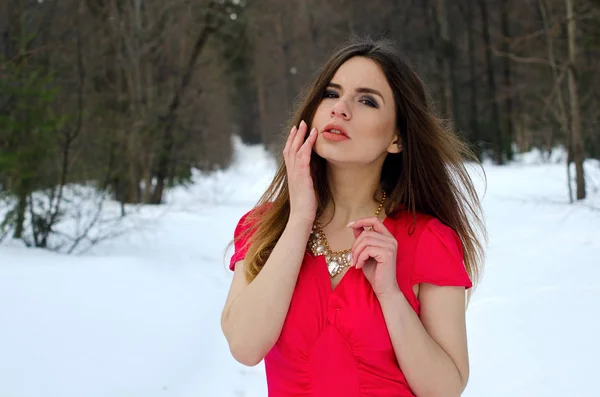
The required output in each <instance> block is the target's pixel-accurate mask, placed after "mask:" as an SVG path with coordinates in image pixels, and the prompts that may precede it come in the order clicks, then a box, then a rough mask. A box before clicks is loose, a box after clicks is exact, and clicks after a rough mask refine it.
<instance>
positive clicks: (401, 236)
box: [390, 211, 460, 245]
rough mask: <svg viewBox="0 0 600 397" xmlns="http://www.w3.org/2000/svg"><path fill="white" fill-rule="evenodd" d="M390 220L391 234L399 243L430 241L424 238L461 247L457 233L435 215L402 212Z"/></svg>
mask: <svg viewBox="0 0 600 397" xmlns="http://www.w3.org/2000/svg"><path fill="white" fill-rule="evenodd" d="M390 218H391V225H390V229H392V230H391V232H392V234H393V235H394V236H395V237H396V239H397V240H398V241H399V242H403V243H405V244H406V243H411V242H412V243H413V244H415V245H416V244H417V243H419V242H420V241H422V240H423V241H430V239H428V238H423V237H435V239H439V240H442V241H444V242H446V243H447V244H450V245H454V244H458V245H460V239H459V237H458V234H457V233H456V231H455V230H454V229H452V228H451V227H450V226H448V225H446V224H445V223H443V222H442V221H441V220H440V219H439V218H437V217H435V216H433V215H429V214H426V213H423V212H419V211H416V212H412V211H401V212H399V213H397V214H395V215H394V216H390Z"/></svg>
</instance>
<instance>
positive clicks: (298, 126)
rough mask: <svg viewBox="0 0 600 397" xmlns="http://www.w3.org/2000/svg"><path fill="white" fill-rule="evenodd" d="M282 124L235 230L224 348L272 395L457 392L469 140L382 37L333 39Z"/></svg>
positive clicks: (469, 248)
mask: <svg viewBox="0 0 600 397" xmlns="http://www.w3.org/2000/svg"><path fill="white" fill-rule="evenodd" d="M290 124H291V125H290V127H291V131H290V132H289V136H288V137H287V142H286V143H285V148H284V149H283V159H282V161H281V164H280V165H279V169H278V170H277V173H276V175H275V178H274V180H273V182H272V184H271V186H270V187H269V189H268V190H267V191H266V192H265V194H264V195H263V197H262V198H261V200H260V201H259V202H258V204H257V205H256V206H255V208H253V209H252V210H251V211H249V212H248V213H246V214H245V215H244V216H243V217H242V218H241V219H240V221H239V223H238V225H237V228H236V229H235V233H234V242H235V252H234V254H233V257H232V258H231V265H230V266H231V269H232V270H234V275H233V281H232V284H231V289H230V291H229V295H228V297H227V301H226V303H225V307H224V310H223V315H222V322H221V326H222V329H223V333H224V335H225V337H226V338H227V341H228V343H229V347H230V349H231V353H232V354H233V357H235V359H236V360H238V361H239V362H241V363H243V364H245V365H256V364H258V363H259V362H261V360H263V359H264V363H265V369H266V374H267V385H268V390H269V396H272V397H283V396H312V397H336V396H339V397H342V396H343V397H358V396H361V397H362V396H377V397H388V396H418V397H434V396H443V397H452V396H459V395H460V394H461V393H462V391H463V390H464V388H465V386H466V384H467V379H468V376H469V361H468V351H467V337H466V329H465V328H466V327H465V308H466V293H467V290H468V289H469V288H471V287H473V285H474V283H475V282H476V280H477V276H478V274H479V270H480V267H481V261H482V257H483V250H482V243H481V242H480V240H478V238H480V236H485V233H484V232H485V231H484V229H483V224H482V221H481V219H482V218H481V209H480V205H479V201H478V199H477V194H476V192H475V189H474V187H473V184H472V182H471V180H470V178H469V175H468V173H467V171H466V169H465V166H464V163H463V161H464V160H465V158H466V157H467V156H470V153H469V151H468V150H467V147H466V146H465V144H464V143H462V142H461V141H460V140H459V139H458V138H457V137H456V136H455V135H454V134H453V133H452V132H450V131H447V130H446V129H445V128H444V127H443V125H442V123H441V122H440V121H439V120H438V119H437V118H436V117H435V115H434V113H433V111H432V109H431V107H430V105H429V104H428V96H427V94H426V91H425V89H424V87H423V83H422V82H421V81H420V80H419V78H418V77H417V75H416V74H415V72H414V71H413V70H412V69H411V68H410V67H409V66H408V64H407V63H406V62H405V61H404V60H403V59H402V58H401V56H400V55H399V53H398V52H397V51H396V50H395V49H394V47H393V46H392V45H391V44H390V43H389V42H387V41H372V40H370V39H358V40H354V41H352V42H350V43H349V44H347V45H345V46H343V47H342V48H340V49H339V50H338V51H337V52H335V53H334V54H333V55H332V57H331V58H330V59H329V60H328V61H327V63H326V64H325V65H324V67H323V68H322V69H321V70H320V72H319V73H318V74H317V75H316V77H315V79H314V81H313V82H312V84H310V86H309V88H308V89H307V91H306V92H305V93H304V95H303V99H301V101H300V103H299V106H298V108H297V112H296V114H295V116H294V117H293V119H292V120H291V123H290ZM292 125H293V127H292Z"/></svg>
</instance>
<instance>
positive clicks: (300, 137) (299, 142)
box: [290, 120, 308, 155]
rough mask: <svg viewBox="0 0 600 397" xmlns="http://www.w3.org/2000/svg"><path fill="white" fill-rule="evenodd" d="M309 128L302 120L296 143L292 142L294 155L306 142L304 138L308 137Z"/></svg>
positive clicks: (295, 138)
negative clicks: (307, 130)
mask: <svg viewBox="0 0 600 397" xmlns="http://www.w3.org/2000/svg"><path fill="white" fill-rule="evenodd" d="M307 128H308V126H307V125H306V123H305V122H304V120H302V121H301V122H300V126H299V127H298V132H297V133H296V136H295V137H294V141H293V142H292V147H291V150H290V151H291V154H292V155H294V154H296V153H298V149H299V148H300V146H301V145H302V143H303V142H304V136H305V135H306V129H307Z"/></svg>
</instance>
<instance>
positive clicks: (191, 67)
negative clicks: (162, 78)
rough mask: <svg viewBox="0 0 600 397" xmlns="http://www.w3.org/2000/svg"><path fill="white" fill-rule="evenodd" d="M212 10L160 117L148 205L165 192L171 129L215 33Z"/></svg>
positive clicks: (160, 198) (171, 141)
mask: <svg viewBox="0 0 600 397" xmlns="http://www.w3.org/2000/svg"><path fill="white" fill-rule="evenodd" d="M211 12H212V10H210V9H209V10H208V11H207V17H206V20H205V21H204V27H203V28H202V30H201V31H200V34H199V35H198V38H197V39H196V41H195V43H194V48H193V50H192V54H191V55H190V58H189V60H188V64H187V67H186V69H185V71H184V73H183V77H182V78H181V82H180V84H179V86H178V87H177V90H176V91H175V94H174V95H173V98H172V100H171V104H170V105H169V109H168V111H167V114H166V115H165V116H164V117H162V120H161V121H162V125H163V128H164V129H163V137H162V144H161V148H160V152H159V155H158V164H157V171H156V186H155V188H154V190H153V191H152V196H151V199H150V203H149V204H160V203H162V197H163V193H164V190H165V184H166V180H167V178H168V176H169V168H170V165H171V155H172V153H171V152H172V151H173V146H174V145H175V137H174V136H173V127H174V126H175V122H176V121H177V111H178V110H179V106H180V105H181V100H182V98H183V96H184V95H185V91H186V89H187V88H188V86H189V84H190V81H191V80H192V76H193V74H194V71H195V69H196V61H197V60H198V57H199V56H200V54H201V53H202V50H203V49H204V47H205V45H206V41H207V40H208V37H209V36H210V35H211V34H212V33H213V32H214V31H215V27H214V26H212V18H211V17H212V15H211Z"/></svg>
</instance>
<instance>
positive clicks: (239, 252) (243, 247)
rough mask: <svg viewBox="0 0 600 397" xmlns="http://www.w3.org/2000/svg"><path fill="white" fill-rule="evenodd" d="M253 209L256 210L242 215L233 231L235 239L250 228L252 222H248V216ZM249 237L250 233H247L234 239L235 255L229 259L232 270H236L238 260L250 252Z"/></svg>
mask: <svg viewBox="0 0 600 397" xmlns="http://www.w3.org/2000/svg"><path fill="white" fill-rule="evenodd" d="M252 211H254V210H250V211H248V212H246V213H245V214H244V215H242V217H241V218H240V220H239V221H238V223H237V225H236V227H235V230H234V231H233V238H234V239H237V238H238V237H239V236H241V235H242V234H243V233H244V232H245V231H246V230H248V229H249V228H250V226H251V224H250V223H249V222H248V216H249V215H250V214H251V213H252ZM249 237H250V236H249V235H246V236H244V237H243V238H241V239H239V240H235V241H234V250H233V255H232V256H231V260H230V261H229V269H230V270H234V269H235V264H236V262H238V261H241V260H243V259H244V258H245V257H246V253H247V252H248V238H249Z"/></svg>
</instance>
